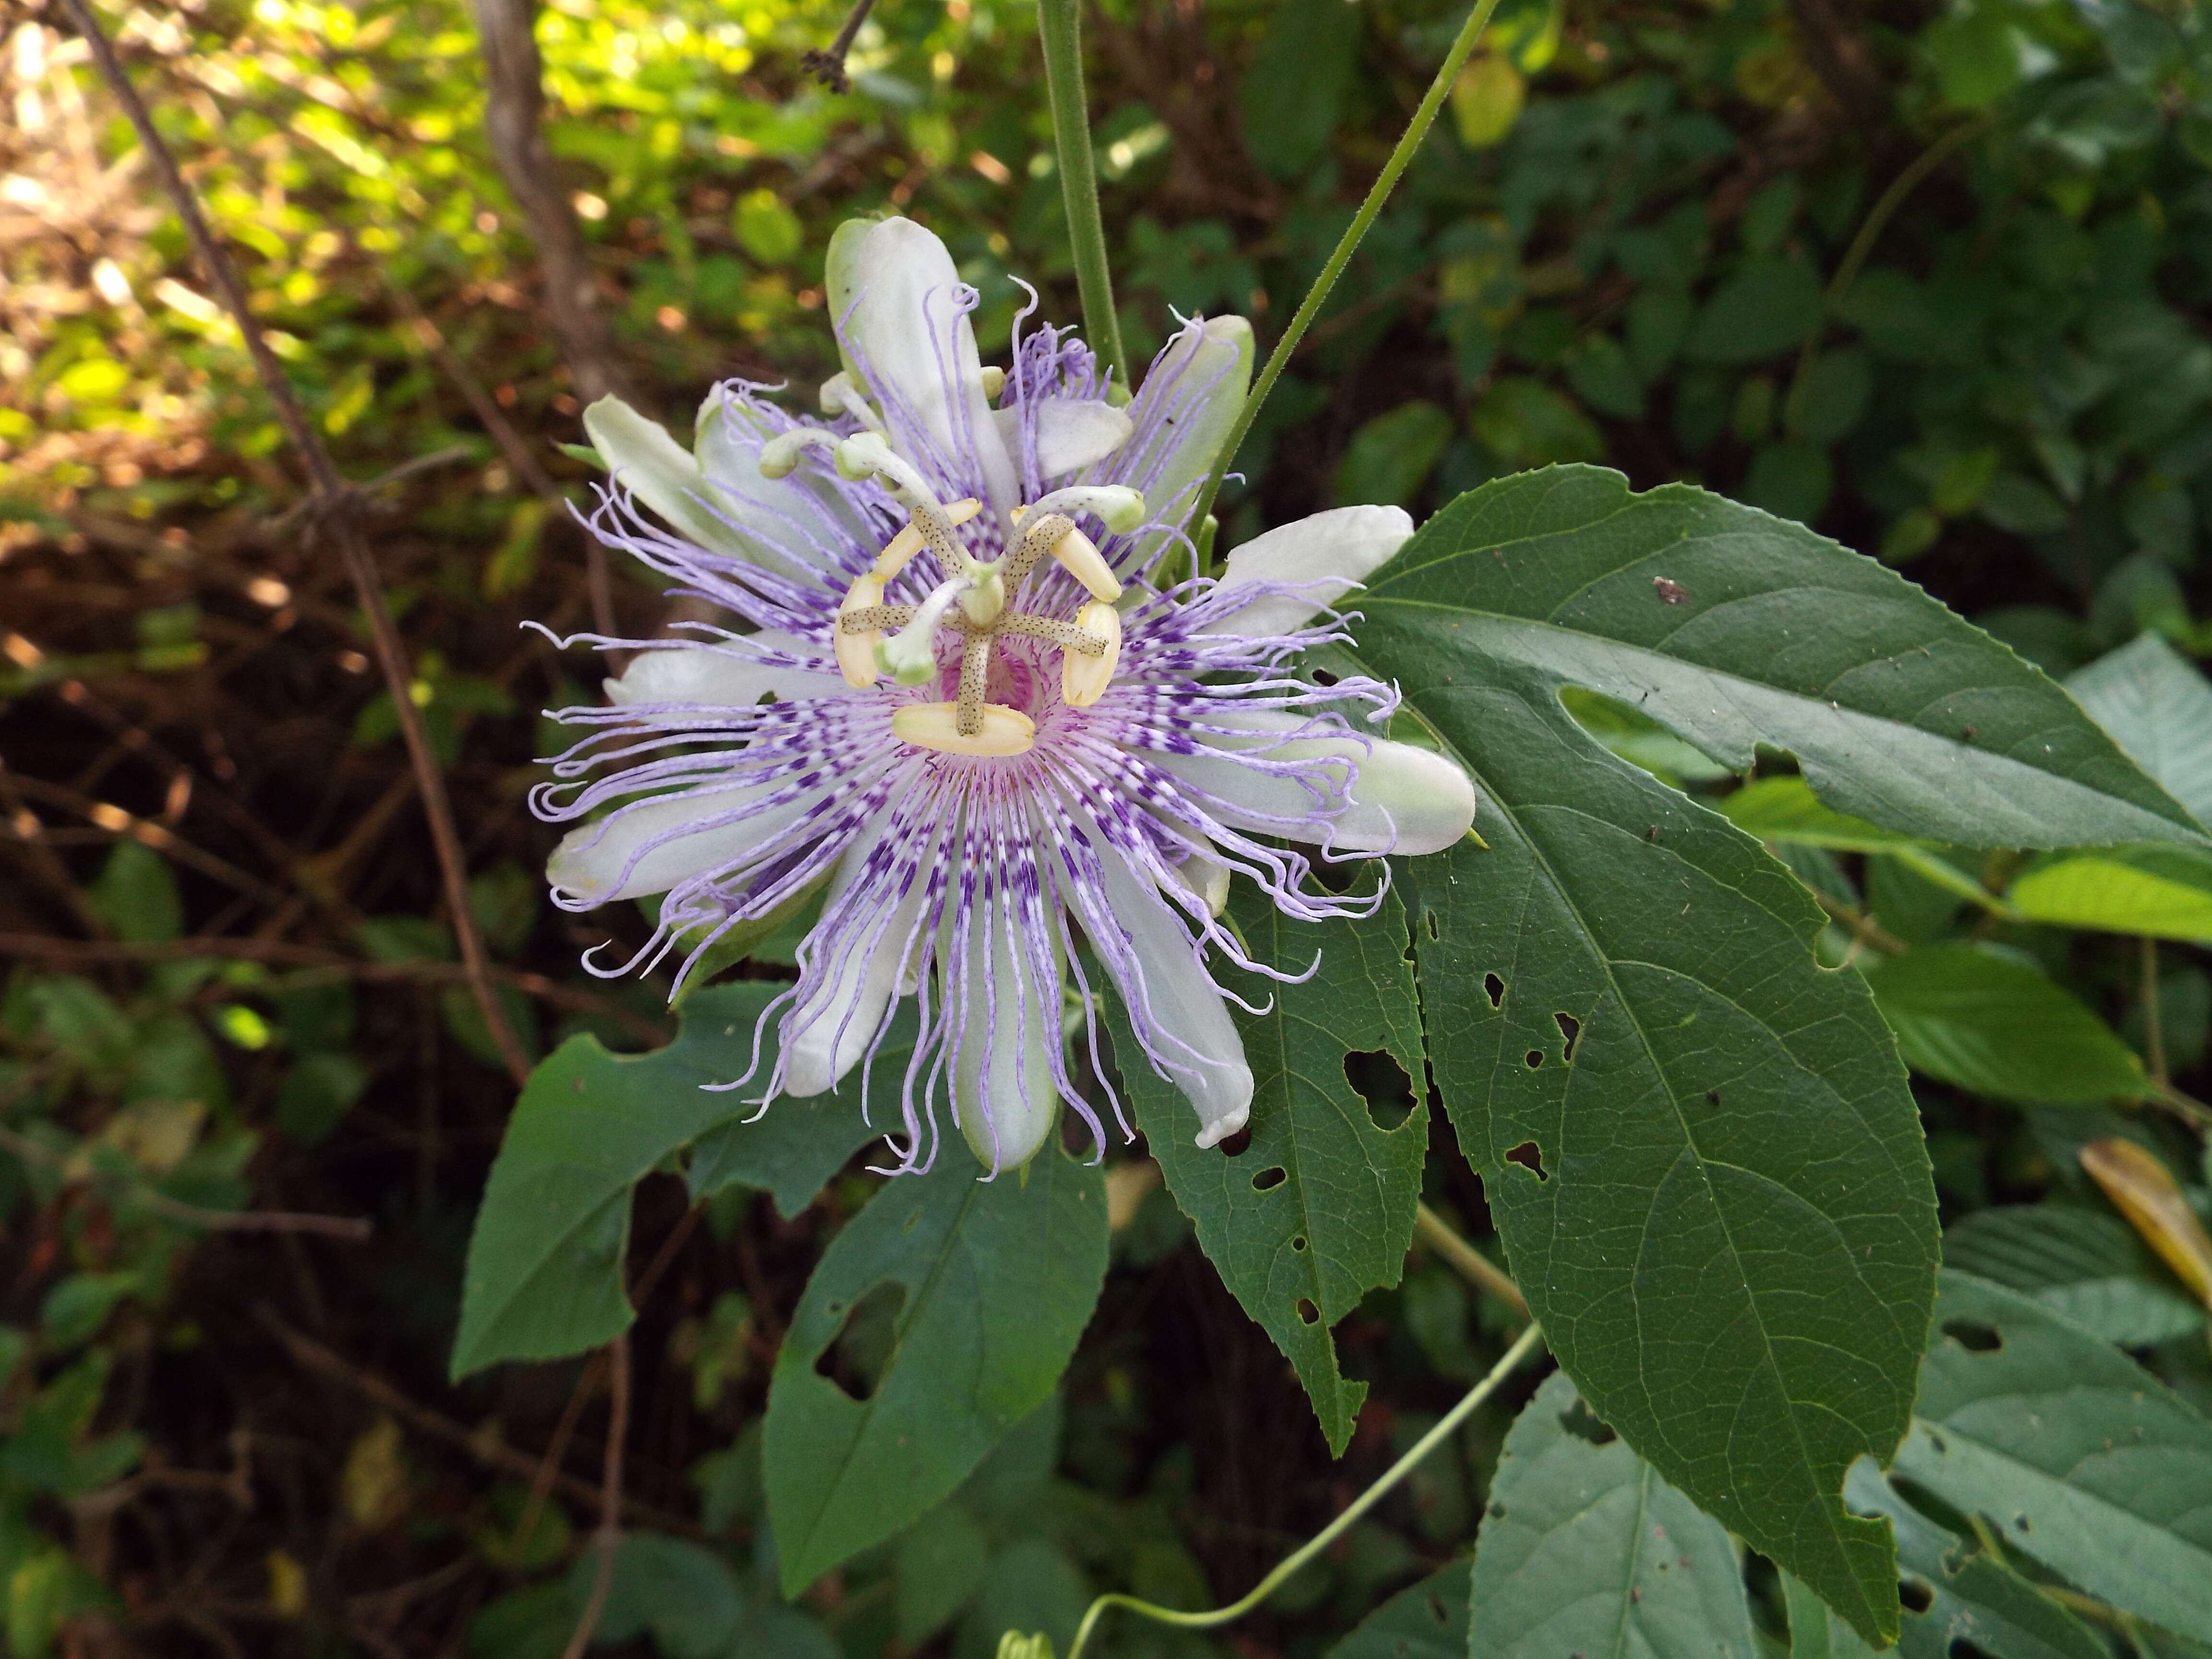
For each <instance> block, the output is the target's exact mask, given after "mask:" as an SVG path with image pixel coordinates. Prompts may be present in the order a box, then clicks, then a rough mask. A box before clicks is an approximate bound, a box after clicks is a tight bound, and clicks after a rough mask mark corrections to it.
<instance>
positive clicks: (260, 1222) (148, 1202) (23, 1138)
mask: <svg viewBox="0 0 2212 1659" xmlns="http://www.w3.org/2000/svg"><path fill="white" fill-rule="evenodd" d="M0 1151H5V1152H9V1153H11V1154H13V1155H14V1156H15V1157H16V1158H21V1160H22V1161H23V1162H25V1163H27V1164H45V1165H46V1167H47V1168H48V1169H51V1170H67V1169H68V1168H69V1163H70V1160H69V1159H68V1158H64V1157H63V1156H62V1154H61V1153H59V1152H55V1151H54V1150H53V1149H52V1147H51V1146H42V1145H40V1143H39V1142H38V1141H35V1140H33V1139H31V1137H30V1136H28V1135H27V1134H20V1133H17V1132H16V1131H15V1130H14V1129H11V1128H9V1127H7V1126H6V1125H4V1124H0ZM132 1196H133V1197H135V1198H136V1199H137V1200H138V1202H140V1203H141V1204H143V1205H144V1206H146V1207H147V1208H148V1209H149V1210H151V1211H153V1212H154V1213H155V1214H156V1215H165V1216H167V1217H168V1218H170V1219H171V1220H172V1221H181V1222H183V1223H184V1224H185V1225H187V1226H191V1227H204V1228H206V1229H207V1230H208V1231H210V1232H217V1233H319V1234H321V1235H322V1236H323V1237H325V1238H350V1239H363V1238H367V1237H368V1236H369V1234H370V1233H371V1232H372V1231H374V1228H373V1226H372V1225H371V1224H370V1223H369V1222H368V1220H367V1219H366V1218H362V1217H357V1216H343V1215H307V1214H302V1213H301V1212H298V1211H295V1210H210V1209H208V1208H206V1207H205V1206H202V1205H198V1204H187V1203H185V1201H184V1200H182V1199H176V1198H171V1197H170V1196H169V1195H168V1194H167V1193H163V1192H157V1191H155V1189H154V1188H151V1187H148V1186H144V1185H143V1184H142V1185H141V1186H140V1188H138V1190H137V1192H136V1193H135V1194H132Z"/></svg>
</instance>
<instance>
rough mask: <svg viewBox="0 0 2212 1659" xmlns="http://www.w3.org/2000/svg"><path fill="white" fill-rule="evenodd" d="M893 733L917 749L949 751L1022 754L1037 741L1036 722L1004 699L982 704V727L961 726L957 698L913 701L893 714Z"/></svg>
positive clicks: (964, 753)
mask: <svg viewBox="0 0 2212 1659" xmlns="http://www.w3.org/2000/svg"><path fill="white" fill-rule="evenodd" d="M891 733H892V735H893V736H894V737H896V738H900V739H901V740H902V741H903V742H907V743H910V744H914V746H915V748H917V749H934V750H938V751H939V753H940V754H946V755H1023V754H1027V753H1028V752H1029V750H1030V747H1031V746H1032V745H1034V744H1036V721H1034V720H1031V719H1030V717H1029V716H1028V715H1027V714H1024V713H1022V711H1021V710H1020V709H1018V708H1007V707H1006V704H1004V703H1001V702H987V703H985V704H984V705H983V729H982V730H981V731H980V732H975V733H974V734H973V735H972V736H971V735H968V734H965V733H963V732H962V731H961V730H960V705H959V704H958V703H957V702H910V703H908V705H907V706H906V707H905V708H902V709H900V710H899V711H898V713H896V714H893V715H892V716H891Z"/></svg>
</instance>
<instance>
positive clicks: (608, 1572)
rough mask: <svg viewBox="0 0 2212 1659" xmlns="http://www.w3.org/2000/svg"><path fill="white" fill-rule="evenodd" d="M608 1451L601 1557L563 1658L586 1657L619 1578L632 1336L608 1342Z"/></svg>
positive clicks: (603, 1477)
mask: <svg viewBox="0 0 2212 1659" xmlns="http://www.w3.org/2000/svg"><path fill="white" fill-rule="evenodd" d="M607 1383H608V1389H607V1395H608V1398H607V1454H606V1462H605V1473H604V1474H602V1475H601V1477H600V1484H599V1534H598V1537H597V1540H596V1542H597V1543H598V1546H599V1566H598V1569H597V1570H596V1571H594V1572H593V1573H592V1595H591V1599H590V1600H589V1601H586V1602H585V1603H584V1613H583V1616H582V1617H581V1618H580V1619H579V1620H576V1632H575V1634H574V1635H573V1636H571V1637H570V1638H568V1648H567V1649H566V1650H564V1651H563V1652H562V1656H561V1659H583V1655H584V1650H585V1649H586V1648H587V1647H589V1646H590V1645H591V1644H592V1632H594V1631H596V1630H597V1629H599V1615H600V1614H601V1613H605V1611H606V1608H607V1591H608V1590H609V1589H611V1588H612V1587H613V1585H614V1582H615V1551H616V1550H617V1549H619V1548H620V1547H622V1488H623V1441H624V1440H626V1439H628V1438H629V1337H628V1336H618V1337H617V1338H615V1340H613V1341H611V1342H610V1343H608V1344H607Z"/></svg>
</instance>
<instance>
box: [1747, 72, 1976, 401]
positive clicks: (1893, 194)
mask: <svg viewBox="0 0 2212 1659" xmlns="http://www.w3.org/2000/svg"><path fill="white" fill-rule="evenodd" d="M1988 125H1990V118H1989V117H1988V116H1986V115H1978V116H1976V117H1974V118H1973V119H1972V120H1970V121H1961V122H1960V124H1959V125H1957V126H1955V127H1953V128H1952V129H1951V130H1950V131H1948V132H1947V133H1945V134H1944V135H1943V136H1942V137H1940V138H1938V139H1937V140H1936V142H1935V143H1932V144H1930V145H1929V146H1928V148H1927V149H1923V150H1922V151H1921V152H1920V154H1919V155H1916V156H1914V157H1913V158H1912V161H1911V165H1910V166H1908V167H1906V168H1905V171H1904V172H1902V173H1899V174H1898V175H1897V177H1896V178H1894V179H1891V180H1890V181H1889V188H1888V189H1887V190H1886V191H1882V193H1881V198H1880V199H1879V200H1878V201H1876V202H1875V204H1874V205H1873V206H1872V207H1871V208H1869V209H1868V210H1867V216H1866V219H1865V221H1864V222H1863V223H1861V225H1860V226H1859V231H1858V234H1857V235H1856V236H1854V237H1852V238H1851V245H1850V247H1848V248H1846V249H1845V250H1844V262H1843V263H1842V264H1839V265H1838V266H1837V267H1836V274H1835V276H1832V277H1831V278H1830V279H1829V282H1828V291H1827V292H1826V294H1824V295H1821V296H1820V321H1819V322H1817V323H1815V324H1814V325H1813V331H1812V332H1811V333H1809V334H1808V335H1807V336H1806V337H1805V343H1804V344H1803V345H1802V346H1801V347H1799V348H1798V351H1797V367H1796V369H1795V370H1794V371H1792V372H1791V374H1790V395H1789V396H1788V397H1787V398H1784V400H1783V404H1782V429H1783V430H1784V432H1786V433H1788V434H1789V435H1790V436H1791V437H1793V438H1794V437H1796V435H1797V427H1798V423H1799V422H1801V421H1802V420H1803V418H1804V415H1805V387H1806V382H1807V378H1808V376H1809V375H1810V374H1812V372H1813V360H1814V357H1816V356H1819V355H1820V337H1821V336H1822V335H1823V334H1825V333H1826V332H1827V327H1828V319H1829V318H1831V317H1832V316H1833V315H1835V312H1836V307H1838V306H1839V305H1841V304H1843V302H1844V295H1846V294H1849V293H1850V291H1851V284H1852V283H1855V282H1857V280H1858V276H1859V267H1860V266H1861V265H1863V264H1865V263H1866V262H1867V255H1869V253H1872V252H1874V244H1875V238H1876V237H1878V236H1880V235H1881V230H1882V227H1883V226H1884V225H1887V223H1888V222H1889V221H1890V216H1892V215H1893V214H1894V213H1895V212H1896V211H1897V210H1898V209H1899V208H1901V207H1903V206H1904V205H1905V197H1908V196H1910V195H1911V194H1912V192H1913V191H1915V190H1917V189H1918V188H1919V185H1920V181H1921V180H1922V179H1925V178H1926V177H1927V176H1928V175H1929V173H1933V172H1935V171H1936V168H1937V167H1941V166H1942V164H1943V160H1944V158H1945V157H1946V156H1948V155H1950V154H1951V152H1952V151H1953V150H1954V149H1958V148H1959V146H1960V145H1961V144H1963V143H1966V140H1967V139H1969V138H1971V137H1973V136H1974V135H1975V134H1976V133H1978V132H1980V131H1982V130H1983V129H1984V128H1985V127H1987V126H1988Z"/></svg>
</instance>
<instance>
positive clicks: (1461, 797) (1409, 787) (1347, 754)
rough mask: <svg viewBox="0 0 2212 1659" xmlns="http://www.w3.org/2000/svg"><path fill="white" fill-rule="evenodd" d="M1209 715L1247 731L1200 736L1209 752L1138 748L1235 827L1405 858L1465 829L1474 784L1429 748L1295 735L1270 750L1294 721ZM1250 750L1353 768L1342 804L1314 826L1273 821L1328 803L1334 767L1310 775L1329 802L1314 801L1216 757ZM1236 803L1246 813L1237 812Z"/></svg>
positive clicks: (1439, 847) (1250, 712) (1268, 712)
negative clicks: (1205, 796)
mask: <svg viewBox="0 0 2212 1659" xmlns="http://www.w3.org/2000/svg"><path fill="white" fill-rule="evenodd" d="M1213 719H1214V720H1215V722H1216V723H1217V724H1219V725H1223V726H1231V725H1233V726H1242V727H1243V728H1244V729H1245V730H1246V731H1248V732H1251V733H1252V734H1253V735H1252V736H1251V737H1250V738H1242V739H1240V738H1225V737H1209V738H1206V743H1207V744H1209V745H1210V746H1211V747H1212V749H1213V750H1215V751H1217V752H1213V753H1201V754H1196V755H1170V754H1161V753H1155V752H1149V751H1148V752H1147V753H1146V757H1145V758H1146V759H1147V760H1149V761H1151V762H1152V763H1154V764H1156V765H1158V766H1160V767H1162V768H1164V769H1166V770H1168V771H1170V772H1172V773H1174V774H1175V775H1176V776H1177V777H1179V778H1182V779H1184V780H1185V781H1188V782H1190V783H1194V784H1195V785H1197V786H1198V787H1200V788H1201V789H1204V790H1206V791H1207V792H1209V793H1212V794H1214V795H1217V796H1218V797H1220V798H1221V799H1223V800H1224V801H1225V802H1227V803H1229V805H1228V806H1227V807H1226V808H1217V809H1216V813H1217V816H1218V817H1220V818H1221V820H1222V821H1223V822H1224V823H1229V824H1232V825H1234V826H1235V827H1237V829H1250V830H1255V831H1258V832H1260V833H1261V834H1265V835H1279V836H1290V837H1291V838H1292V839H1294V840H1306V839H1322V840H1324V842H1325V844H1326V845H1328V847H1330V848H1334V849H1335V850H1336V851H1338V852H1343V853H1403V854H1407V855H1408V856H1413V855H1417V854H1423V853H1437V852H1442V851H1443V849H1444V848H1447V847H1450V846H1452V845H1454V844H1455V843H1456V842H1458V840H1459V839H1460V837H1461V836H1464V835H1465V834H1467V832H1468V829H1469V828H1470V827H1471V826H1472V825H1473V824H1474V813H1475V805H1476V801H1475V793H1474V784H1473V783H1472V782H1471V781H1469V780H1468V775H1467V774H1466V773H1465V772H1462V770H1461V769H1459V768H1458V767H1457V766H1456V765H1455V764H1454V763H1452V762H1450V761H1449V760H1447V759H1446V758H1445V757H1443V756H1442V755H1439V754H1437V753H1436V752H1435V751H1433V750H1427V749H1420V748H1417V747H1415V746H1414V745H1413V744H1410V743H1393V742H1391V741H1390V740H1389V739H1388V738H1373V739H1370V740H1369V741H1368V742H1367V743H1364V744H1363V743H1362V741H1361V740H1360V739H1359V738H1354V737H1351V736H1345V737H1326V738H1292V739H1291V740H1289V741H1287V742H1282V741H1272V746H1270V745H1271V740H1273V739H1275V738H1279V735H1280V734H1281V733H1284V732H1294V731H1296V730H1297V728H1298V727H1299V726H1303V725H1304V724H1306V721H1305V719H1304V717H1303V716H1301V715H1299V714H1294V713H1292V712H1291V711H1289V710H1287V709H1277V708H1254V709H1242V710H1231V711H1218V712H1217V713H1216V714H1214V716H1213ZM1253 749H1264V750H1265V754H1264V758H1265V759H1267V760H1270V761H1303V760H1316V759H1339V760H1343V761H1346V762H1348V763H1350V764H1351V765H1352V766H1353V767H1357V768H1358V775H1357V777H1356V779H1355V780H1354V781H1353V782H1352V791H1351V795H1352V799H1351V802H1350V804H1349V805H1346V807H1345V808H1344V810H1343V811H1342V812H1341V813H1340V814H1339V815H1338V816H1337V817H1334V818H1331V819H1329V820H1328V822H1327V823H1326V824H1325V825H1323V826H1319V827H1317V829H1297V828H1293V827H1287V826H1285V825H1284V824H1282V823H1278V822H1273V821H1272V820H1275V819H1281V818H1303V817H1308V816H1309V815H1310V814H1312V813H1314V812H1316V811H1328V810H1329V808H1330V807H1332V806H1334V805H1335V804H1336V801H1337V800H1338V799H1341V797H1340V793H1338V792H1337V791H1336V790H1335V789H1334V784H1335V782H1336V779H1337V775H1338V772H1339V769H1335V768H1331V769H1328V770H1326V771H1324V772H1322V773H1320V774H1319V775H1316V778H1315V780H1314V781H1315V782H1316V784H1317V785H1318V787H1321V788H1322V790H1324V791H1325V792H1328V797H1329V798H1328V799H1326V800H1324V801H1322V802H1318V803H1317V802H1316V801H1315V799H1314V798H1313V794H1312V793H1311V791H1310V790H1309V789H1308V788H1307V787H1306V786H1305V784H1304V782H1303V781H1300V780H1298V779H1297V778H1292V777H1284V776H1279V775H1273V774H1268V773H1263V772H1255V771H1254V770H1252V769H1250V768H1249V767H1247V766H1245V765H1243V764H1242V763H1239V762H1237V761H1235V760H1232V759H1231V758H1230V757H1229V753H1228V752H1224V751H1233V750H1253ZM1240 805H1241V806H1243V808H1245V809H1246V810H1245V811H1242V812H1240V811H1237V810H1236V808H1237V807H1238V806H1240Z"/></svg>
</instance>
